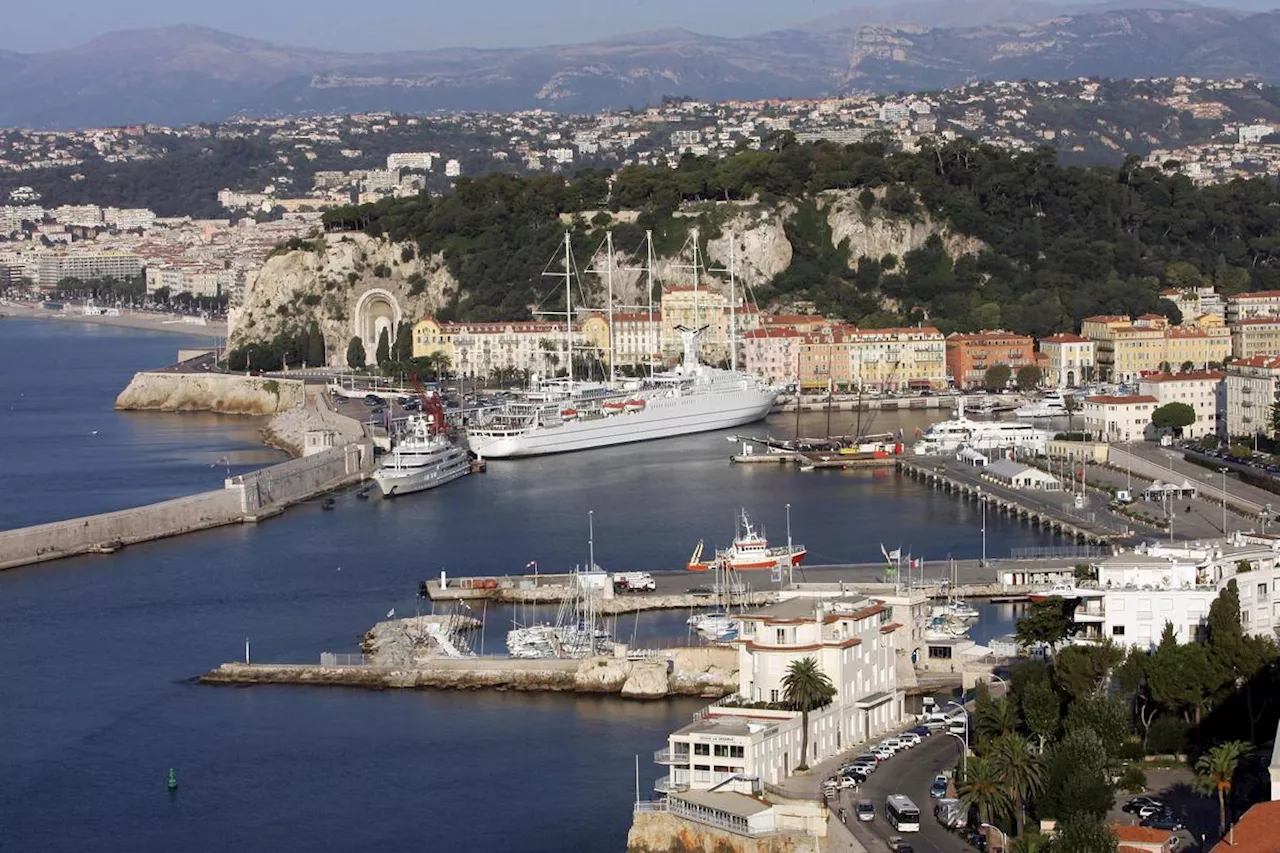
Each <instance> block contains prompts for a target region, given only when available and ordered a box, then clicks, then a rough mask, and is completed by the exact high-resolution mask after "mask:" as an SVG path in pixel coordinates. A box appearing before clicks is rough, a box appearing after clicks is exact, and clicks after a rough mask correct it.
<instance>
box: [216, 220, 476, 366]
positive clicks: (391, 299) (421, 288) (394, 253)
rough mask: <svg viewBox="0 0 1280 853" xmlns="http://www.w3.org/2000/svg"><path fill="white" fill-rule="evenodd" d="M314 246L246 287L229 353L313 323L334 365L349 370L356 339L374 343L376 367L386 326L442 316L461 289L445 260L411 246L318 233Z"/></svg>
mask: <svg viewBox="0 0 1280 853" xmlns="http://www.w3.org/2000/svg"><path fill="white" fill-rule="evenodd" d="M309 246H310V247H308V248H302V249H297V250H294V251H287V252H280V253H278V254H274V255H273V256H272V257H270V258H268V259H267V262H266V263H265V264H264V265H263V266H262V269H260V270H259V271H258V272H257V274H256V275H254V276H251V277H250V278H249V280H247V281H246V282H245V292H244V298H243V300H242V301H241V302H240V304H239V305H237V306H235V307H234V308H232V310H231V312H230V316H229V320H228V326H229V328H228V346H229V347H230V348H232V349H234V348H236V347H240V346H244V345H245V344H248V343H252V342H266V341H270V340H271V339H273V338H274V337H275V336H276V335H278V334H280V333H288V332H293V331H295V330H298V329H300V328H301V327H305V326H306V325H307V324H308V323H309V322H310V321H311V320H315V321H316V322H317V323H318V325H319V327H320V331H321V333H322V334H323V335H324V341H325V361H326V363H327V364H328V365H330V366H335V367H338V366H340V367H345V366H346V352H347V344H348V342H349V341H350V340H351V338H352V337H353V336H355V335H360V336H362V337H364V338H365V339H366V340H367V341H370V343H369V344H368V345H366V348H365V349H366V355H367V356H368V359H369V361H370V362H372V361H373V358H374V347H375V346H376V341H377V337H378V334H379V333H380V331H381V329H382V328H384V327H386V328H389V330H390V334H391V335H392V336H394V333H395V329H396V326H397V325H398V324H399V323H400V322H402V321H403V322H409V323H412V322H414V321H416V320H418V319H420V318H421V317H423V316H424V315H427V314H430V313H432V312H434V311H437V310H439V309H440V308H441V307H442V306H443V305H445V303H447V302H448V301H449V298H450V297H451V296H452V295H453V294H454V293H456V291H457V287H458V283H457V282H456V281H455V280H454V278H453V276H452V275H451V274H450V273H449V271H448V269H446V268H445V265H444V259H443V258H442V257H441V256H440V255H439V254H436V255H429V256H425V257H421V256H419V255H418V253H417V249H416V247H415V246H413V245H412V244H401V243H391V242H389V241H386V240H380V239H376V238H373V237H369V236H368V235H365V234H360V233H346V234H326V235H319V236H317V237H315V238H314V240H312V241H309Z"/></svg>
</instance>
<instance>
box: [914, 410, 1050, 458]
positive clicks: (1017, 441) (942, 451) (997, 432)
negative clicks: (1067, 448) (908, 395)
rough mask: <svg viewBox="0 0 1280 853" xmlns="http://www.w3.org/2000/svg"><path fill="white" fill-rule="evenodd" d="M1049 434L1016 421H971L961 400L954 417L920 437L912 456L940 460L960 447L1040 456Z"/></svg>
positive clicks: (941, 422)
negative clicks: (938, 458)
mask: <svg viewBox="0 0 1280 853" xmlns="http://www.w3.org/2000/svg"><path fill="white" fill-rule="evenodd" d="M1051 438H1053V433H1052V432H1050V431H1049V430H1044V429H1038V428H1037V427H1035V426H1033V425H1032V424H1024V423H1019V422H1017V421H975V420H972V419H970V418H966V417H965V416H964V401H963V399H961V402H960V404H959V407H958V409H957V412H956V416H955V417H954V418H952V419H951V420H946V421H939V422H938V423H936V424H932V425H930V427H929V428H928V429H927V430H925V431H924V432H923V433H921V434H920V439H919V441H917V442H916V443H915V445H913V446H912V448H911V450H912V452H914V453H916V454H917V455H920V456H942V455H948V454H951V453H955V452H956V451H957V450H959V449H960V448H962V447H971V448H973V449H974V450H979V451H987V450H1008V449H1014V450H1025V451H1028V452H1030V453H1035V454H1041V455H1042V454H1044V452H1045V450H1046V449H1047V447H1048V444H1049V440H1050V439H1051Z"/></svg>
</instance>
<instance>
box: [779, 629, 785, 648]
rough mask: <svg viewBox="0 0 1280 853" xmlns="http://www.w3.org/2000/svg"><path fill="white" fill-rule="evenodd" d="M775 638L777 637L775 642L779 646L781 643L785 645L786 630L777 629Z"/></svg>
mask: <svg viewBox="0 0 1280 853" xmlns="http://www.w3.org/2000/svg"><path fill="white" fill-rule="evenodd" d="M777 636H778V639H777V642H778V644H779V645H781V644H782V643H785V642H786V641H787V629H786V628H779V629H778V635H777Z"/></svg>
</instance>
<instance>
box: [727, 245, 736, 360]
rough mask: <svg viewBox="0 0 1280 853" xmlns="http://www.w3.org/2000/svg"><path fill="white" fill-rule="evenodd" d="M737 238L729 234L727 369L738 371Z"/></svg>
mask: <svg viewBox="0 0 1280 853" xmlns="http://www.w3.org/2000/svg"><path fill="white" fill-rule="evenodd" d="M737 243H738V236H737V235H736V234H734V233H733V232H730V233H729V369H730V370H732V371H734V372H737V370H738V340H737V338H738V313H737V308H736V306H735V297H734V265H735V264H734V262H735V256H734V252H735V251H736V249H735V246H736V245H737Z"/></svg>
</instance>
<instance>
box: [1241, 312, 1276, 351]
mask: <svg viewBox="0 0 1280 853" xmlns="http://www.w3.org/2000/svg"><path fill="white" fill-rule="evenodd" d="M1255 355H1280V317H1253V318H1250V319H1248V320H1240V321H1239V322H1237V323H1235V324H1234V325H1232V326H1231V357H1232V358H1236V359H1241V358H1253V357H1254V356H1255Z"/></svg>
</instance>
